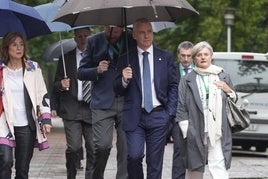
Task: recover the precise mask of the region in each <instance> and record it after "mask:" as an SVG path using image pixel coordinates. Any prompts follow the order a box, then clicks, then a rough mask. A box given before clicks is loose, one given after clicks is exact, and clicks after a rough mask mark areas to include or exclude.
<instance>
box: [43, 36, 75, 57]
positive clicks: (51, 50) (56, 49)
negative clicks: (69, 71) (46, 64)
mask: <svg viewBox="0 0 268 179" xmlns="http://www.w3.org/2000/svg"><path fill="white" fill-rule="evenodd" d="M61 45H62V46H61ZM61 47H62V49H63V54H65V53H67V52H69V51H71V50H73V49H74V48H75V47H76V43H75V41H74V39H73V38H71V39H64V40H62V41H61V42H60V41H58V42H55V43H53V44H51V45H50V46H48V47H47V48H46V50H45V51H44V52H43V54H42V57H43V59H44V60H46V61H57V60H58V59H59V58H60V57H61V55H62V54H61Z"/></svg>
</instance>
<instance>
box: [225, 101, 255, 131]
mask: <svg viewBox="0 0 268 179" xmlns="http://www.w3.org/2000/svg"><path fill="white" fill-rule="evenodd" d="M226 112H227V118H228V122H229V124H230V127H231V130H232V133H235V132H239V131H242V130H244V129H246V128H247V127H248V126H249V124H250V118H249V113H248V111H247V110H246V109H245V108H244V107H243V106H237V105H236V104H235V102H233V101H232V99H231V98H229V97H228V98H227V104H226Z"/></svg>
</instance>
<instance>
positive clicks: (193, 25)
mask: <svg viewBox="0 0 268 179" xmlns="http://www.w3.org/2000/svg"><path fill="white" fill-rule="evenodd" d="M15 1H16V2H18V3H22V4H25V5H29V6H37V5H40V4H45V3H49V2H52V1H49V0H15ZM188 2H189V3H190V4H191V5H192V6H193V7H194V8H195V9H196V10H197V11H198V12H199V16H192V17H188V18H186V19H184V20H182V21H178V22H176V27H175V28H170V29H165V30H163V31H160V32H158V33H157V34H155V41H156V44H157V45H158V46H159V47H160V48H163V49H166V50H168V51H170V52H172V53H174V55H175V54H176V49H177V46H178V44H179V43H180V42H181V41H184V40H189V41H192V42H193V43H197V42H200V41H204V40H205V41H208V42H209V43H210V44H211V45H212V46H213V48H214V51H227V26H226V25H225V21H224V14H225V10H226V8H228V7H232V8H235V19H234V25H233V26H232V28H231V36H232V49H231V51H244V52H260V53H266V52H268V11H267V9H268V0H258V1H253V0H213V1H211V0H188ZM101 30H102V27H99V26H96V27H94V28H92V34H94V33H97V32H99V31H101ZM61 34H62V39H65V38H71V37H73V32H71V31H70V32H62V33H61ZM57 41H59V33H58V32H55V33H52V34H49V35H45V36H40V37H36V38H33V39H30V40H29V41H28V46H29V55H30V57H31V58H32V59H33V60H35V61H38V62H39V63H40V65H41V67H42V69H43V72H44V76H45V78H46V82H47V84H52V81H53V80H54V74H55V69H56V65H57V62H54V61H50V62H48V61H44V60H43V59H42V52H43V51H44V50H45V49H46V48H47V47H48V46H49V45H50V44H52V43H54V42H57ZM48 89H49V90H51V85H48Z"/></svg>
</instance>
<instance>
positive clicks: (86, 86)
mask: <svg viewBox="0 0 268 179" xmlns="http://www.w3.org/2000/svg"><path fill="white" fill-rule="evenodd" d="M82 96H83V100H84V101H85V102H86V103H89V102H90V99H91V81H82Z"/></svg>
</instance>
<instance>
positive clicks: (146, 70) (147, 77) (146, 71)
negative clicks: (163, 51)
mask: <svg viewBox="0 0 268 179" xmlns="http://www.w3.org/2000/svg"><path fill="white" fill-rule="evenodd" d="M148 54H149V52H143V53H142V55H143V97H144V108H145V110H146V111H147V112H148V113H149V112H151V111H152V109H153V101H152V87H151V74H150V66H149V59H148Z"/></svg>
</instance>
